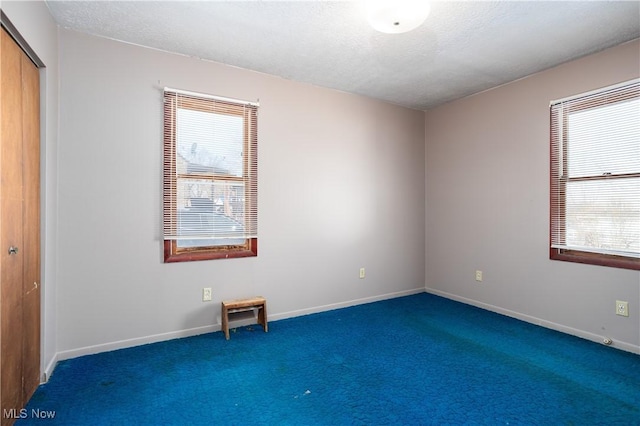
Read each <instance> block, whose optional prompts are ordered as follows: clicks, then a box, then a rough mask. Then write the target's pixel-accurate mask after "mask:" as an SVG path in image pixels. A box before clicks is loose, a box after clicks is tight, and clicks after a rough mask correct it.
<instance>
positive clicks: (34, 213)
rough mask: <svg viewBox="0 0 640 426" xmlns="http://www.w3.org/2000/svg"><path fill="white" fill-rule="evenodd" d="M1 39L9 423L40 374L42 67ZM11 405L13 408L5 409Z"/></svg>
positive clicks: (4, 394)
mask: <svg viewBox="0 0 640 426" xmlns="http://www.w3.org/2000/svg"><path fill="white" fill-rule="evenodd" d="M0 42H1V45H0V53H1V60H0V80H1V81H0V105H1V106H0V114H1V115H0V118H1V120H0V121H1V122H2V123H1V128H0V284H1V291H0V318H1V321H2V325H1V328H0V332H1V334H0V340H1V347H0V350H1V352H0V358H1V368H0V392H1V393H0V399H1V408H2V424H3V425H4V424H11V423H13V420H14V419H12V418H11V417H12V415H11V412H10V411H7V410H12V409H14V410H20V409H21V408H22V407H23V406H24V404H26V402H27V401H28V399H29V398H30V397H31V395H32V394H33V391H34V390H35V388H36V387H37V385H38V383H39V381H40V380H39V376H40V285H39V283H40V148H39V146H40V143H39V140H40V130H39V128H40V125H39V123H40V117H39V115H40V114H39V111H40V107H39V97H40V89H39V73H38V70H37V68H36V67H35V65H34V64H33V63H32V62H31V61H30V60H29V58H28V57H27V56H26V54H25V53H24V52H23V51H22V50H21V49H20V47H19V46H18V45H17V44H16V43H15V42H14V41H13V39H12V38H11V37H10V36H9V35H8V34H7V33H6V31H4V30H2V39H1V41H0ZM34 283H38V284H37V285H34ZM7 413H9V414H10V415H8V416H5V414H7ZM15 414H16V412H14V413H13V416H15Z"/></svg>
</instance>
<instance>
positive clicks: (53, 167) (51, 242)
mask: <svg viewBox="0 0 640 426" xmlns="http://www.w3.org/2000/svg"><path fill="white" fill-rule="evenodd" d="M0 6H1V7H2V10H3V11H4V13H5V14H6V15H7V17H8V18H9V20H10V21H11V23H12V24H13V25H14V26H15V27H16V29H17V30H18V31H19V32H20V35H21V36H22V37H23V38H24V39H25V40H26V42H27V43H28V44H29V46H30V47H31V49H33V51H34V52H35V53H36V55H38V57H39V58H40V60H42V61H43V62H44V64H45V68H44V69H41V70H40V90H41V104H40V109H41V115H40V117H41V123H42V124H41V129H40V130H41V172H42V174H41V208H42V215H41V218H42V229H41V232H42V260H41V262H42V274H41V281H42V283H41V285H42V287H41V289H42V292H41V297H42V301H41V306H42V328H41V333H42V339H41V343H42V351H41V364H42V366H41V371H42V372H46V373H47V375H48V374H49V373H51V371H52V370H53V367H54V365H55V361H56V352H57V350H56V317H57V315H56V284H57V280H56V276H57V252H58V251H57V228H56V222H57V199H56V190H57V163H56V157H57V144H58V27H57V25H56V23H55V22H54V21H53V19H52V17H51V15H50V14H49V10H48V9H47V6H46V5H45V3H44V2H42V1H33V2H14V1H6V0H5V1H2V3H0Z"/></svg>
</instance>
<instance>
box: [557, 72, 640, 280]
mask: <svg viewBox="0 0 640 426" xmlns="http://www.w3.org/2000/svg"><path fill="white" fill-rule="evenodd" d="M551 258H552V259H559V260H568V261H576V262H581V263H592V264H598V265H605V266H615V267H622V268H629V269H640V80H633V81H630V82H626V83H623V84H618V85H616V86H611V87H608V88H604V89H600V90H596V91H593V92H589V93H585V94H582V95H578V96H574V97H571V98H567V99H563V100H559V101H554V102H552V103H551Z"/></svg>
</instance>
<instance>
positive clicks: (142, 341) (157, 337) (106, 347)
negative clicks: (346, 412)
mask: <svg viewBox="0 0 640 426" xmlns="http://www.w3.org/2000/svg"><path fill="white" fill-rule="evenodd" d="M418 293H424V287H422V288H416V289H412V290H404V291H399V292H394V293H387V294H383V295H378V296H371V297H365V298H362V299H355V300H350V301H346V302H339V303H332V304H329V305H322V306H315V307H312V308H306V309H299V310H295V311H289V312H284V313H279V314H269V316H268V320H269V321H277V320H280V319H285V318H291V317H298V316H302V315H309V314H314V313H318V312H324V311H331V310H334V309H339V308H346V307H349V306H355V305H361V304H364V303H370V302H378V301H380V300H386V299H393V298H396V297H401V296H409V295H412V294H418ZM217 319H218V323H217V324H213V325H207V326H203V327H196V328H190V329H186V330H178V331H172V332H169V333H161V334H154V335H150V336H144V337H136V338H133V339H126V340H119V341H116V342H110V343H101V344H99V345H93V346H85V347H82V348H77V349H71V350H68V351H62V352H58V353H56V355H55V356H54V357H53V359H52V360H51V362H50V363H49V365H47V368H46V370H45V379H46V380H48V379H49V377H51V374H53V370H54V368H55V365H56V363H57V362H58V361H63V360H65V359H71V358H77V357H79V356H84V355H93V354H97V353H100V352H108V351H114V350H117V349H125V348H130V347H134V346H140V345H146V344H148V343H156V342H162V341H165V340H173V339H179V338H182V337H190V336H197V335H199V334H205V333H213V332H214V331H220V330H221V324H220V318H217ZM253 323H254V322H253V321H251V320H240V321H237V322H235V323H231V324H230V325H235V326H243V325H249V324H253Z"/></svg>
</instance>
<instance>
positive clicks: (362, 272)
mask: <svg viewBox="0 0 640 426" xmlns="http://www.w3.org/2000/svg"><path fill="white" fill-rule="evenodd" d="M362 278H364V268H360V279H362Z"/></svg>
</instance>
